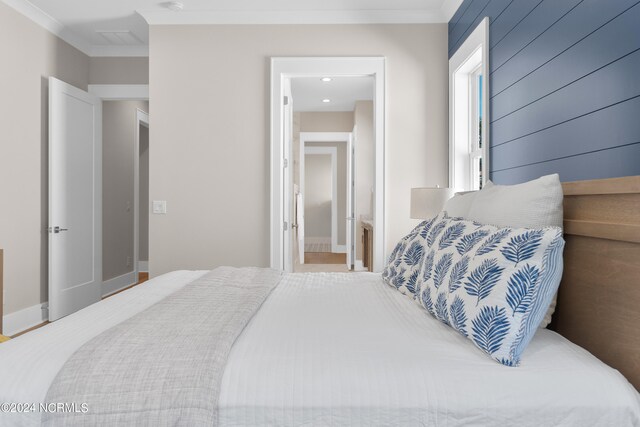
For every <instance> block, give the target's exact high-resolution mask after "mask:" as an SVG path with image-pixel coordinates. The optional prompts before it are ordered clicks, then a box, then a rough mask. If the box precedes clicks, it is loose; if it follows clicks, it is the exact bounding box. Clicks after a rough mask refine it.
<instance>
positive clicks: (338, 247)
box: [331, 245, 347, 254]
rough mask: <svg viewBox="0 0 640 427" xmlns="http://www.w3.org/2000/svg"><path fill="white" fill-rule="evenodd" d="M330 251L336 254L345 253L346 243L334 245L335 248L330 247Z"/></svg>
mask: <svg viewBox="0 0 640 427" xmlns="http://www.w3.org/2000/svg"><path fill="white" fill-rule="evenodd" d="M331 252H333V253H336V254H346V253H347V245H336V247H335V250H334V248H333V247H332V248H331Z"/></svg>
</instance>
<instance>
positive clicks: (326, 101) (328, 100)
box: [322, 98, 331, 104]
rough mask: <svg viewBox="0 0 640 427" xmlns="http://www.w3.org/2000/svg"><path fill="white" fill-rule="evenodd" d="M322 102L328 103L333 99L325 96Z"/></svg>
mask: <svg viewBox="0 0 640 427" xmlns="http://www.w3.org/2000/svg"><path fill="white" fill-rule="evenodd" d="M322 102H324V103H325V104H328V103H329V102H331V100H330V99H329V98H325V99H323V100H322Z"/></svg>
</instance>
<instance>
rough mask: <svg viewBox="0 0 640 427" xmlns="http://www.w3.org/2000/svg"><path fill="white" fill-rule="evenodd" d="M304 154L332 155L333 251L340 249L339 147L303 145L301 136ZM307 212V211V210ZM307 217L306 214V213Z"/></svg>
mask: <svg viewBox="0 0 640 427" xmlns="http://www.w3.org/2000/svg"><path fill="white" fill-rule="evenodd" d="M303 152H304V155H305V156H306V155H316V154H324V155H327V154H328V155H330V156H331V252H334V253H335V252H337V251H338V149H337V148H336V147H306V146H304V145H302V136H301V137H300V153H303ZM305 161H306V160H304V156H302V162H301V163H300V189H301V191H302V194H304V195H305V199H306V194H307V193H306V192H305V182H304V171H305V169H304V168H305ZM305 213H306V212H305ZM305 217H306V215H305ZM291 255H293V254H291Z"/></svg>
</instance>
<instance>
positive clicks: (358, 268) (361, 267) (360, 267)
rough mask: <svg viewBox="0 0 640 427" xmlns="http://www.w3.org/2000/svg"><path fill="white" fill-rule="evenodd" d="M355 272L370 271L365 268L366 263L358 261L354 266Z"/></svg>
mask: <svg viewBox="0 0 640 427" xmlns="http://www.w3.org/2000/svg"><path fill="white" fill-rule="evenodd" d="M353 271H369V269H368V268H365V266H364V263H363V262H362V260H361V259H357V260H356V262H355V263H354V264H353Z"/></svg>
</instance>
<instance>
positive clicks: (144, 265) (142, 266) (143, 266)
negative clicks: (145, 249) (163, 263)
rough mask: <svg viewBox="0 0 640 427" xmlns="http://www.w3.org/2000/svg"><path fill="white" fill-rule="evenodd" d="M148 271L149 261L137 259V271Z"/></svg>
mask: <svg viewBox="0 0 640 427" xmlns="http://www.w3.org/2000/svg"><path fill="white" fill-rule="evenodd" d="M148 272H149V261H138V273H148Z"/></svg>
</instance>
